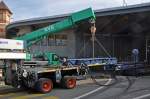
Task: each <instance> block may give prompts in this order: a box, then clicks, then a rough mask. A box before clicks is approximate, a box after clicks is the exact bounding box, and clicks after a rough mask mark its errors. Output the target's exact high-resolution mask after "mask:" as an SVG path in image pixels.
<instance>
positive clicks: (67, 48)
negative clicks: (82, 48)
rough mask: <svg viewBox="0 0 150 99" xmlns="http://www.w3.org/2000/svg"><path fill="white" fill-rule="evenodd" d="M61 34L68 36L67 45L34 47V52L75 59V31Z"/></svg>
mask: <svg viewBox="0 0 150 99" xmlns="http://www.w3.org/2000/svg"><path fill="white" fill-rule="evenodd" d="M59 34H65V35H67V45H63V46H43V45H40V46H36V45H34V46H33V47H32V52H34V51H38V50H40V51H42V52H44V51H49V52H54V53H56V54H58V55H59V56H65V57H68V58H75V33H74V31H73V30H66V31H62V32H60V33H59Z"/></svg>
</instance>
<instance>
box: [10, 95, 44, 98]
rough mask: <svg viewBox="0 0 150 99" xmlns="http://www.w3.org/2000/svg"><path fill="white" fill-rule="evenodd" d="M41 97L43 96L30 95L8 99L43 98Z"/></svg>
mask: <svg viewBox="0 0 150 99" xmlns="http://www.w3.org/2000/svg"><path fill="white" fill-rule="evenodd" d="M43 95H44V94H31V95H24V96H18V97H13V98H10V99H32V98H36V97H39V96H43Z"/></svg>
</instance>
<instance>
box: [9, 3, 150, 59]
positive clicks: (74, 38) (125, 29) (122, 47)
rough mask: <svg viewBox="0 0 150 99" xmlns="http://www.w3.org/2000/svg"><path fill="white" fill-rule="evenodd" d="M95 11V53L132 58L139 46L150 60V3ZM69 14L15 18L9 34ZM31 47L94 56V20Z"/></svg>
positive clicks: (45, 23) (24, 31) (66, 54)
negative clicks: (92, 33) (92, 27)
mask: <svg viewBox="0 0 150 99" xmlns="http://www.w3.org/2000/svg"><path fill="white" fill-rule="evenodd" d="M95 14H96V28H97V31H96V40H95V50H94V53H95V57H110V56H112V57H116V58H117V59H118V60H119V61H132V50H133V49H139V52H140V54H139V57H140V61H148V60H150V28H149V25H150V19H149V17H150V3H147V4H139V5H132V6H127V7H116V8H109V9H100V10H96V11H95ZM68 16H69V14H67V15H59V16H50V17H42V18H33V19H28V20H21V21H18V22H13V23H11V24H9V25H8V26H7V37H8V38H12V37H15V36H20V35H23V34H25V33H30V32H32V31H34V30H37V29H40V28H42V27H45V26H48V25H50V24H53V23H55V22H58V21H61V20H63V19H65V18H66V17H68ZM145 20H146V21H145ZM31 51H32V52H35V51H50V52H55V53H57V54H58V55H60V56H67V57H69V58H83V57H92V40H91V33H90V23H89V21H88V20H87V21H85V22H81V23H79V24H76V25H75V26H74V27H73V28H70V29H67V30H64V31H61V32H59V33H57V34H56V35H49V36H48V37H47V38H45V39H44V40H42V41H41V42H39V43H37V44H35V45H33V46H32V48H31Z"/></svg>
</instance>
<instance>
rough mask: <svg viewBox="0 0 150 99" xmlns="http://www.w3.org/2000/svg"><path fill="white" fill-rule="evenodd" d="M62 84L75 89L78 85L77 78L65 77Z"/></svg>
mask: <svg viewBox="0 0 150 99" xmlns="http://www.w3.org/2000/svg"><path fill="white" fill-rule="evenodd" d="M62 86H63V87H64V88H67V89H73V88H75V87H76V78H75V77H64V78H63V79H62Z"/></svg>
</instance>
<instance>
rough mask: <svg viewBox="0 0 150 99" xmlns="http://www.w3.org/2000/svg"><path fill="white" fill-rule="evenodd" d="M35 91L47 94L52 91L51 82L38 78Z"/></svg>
mask: <svg viewBox="0 0 150 99" xmlns="http://www.w3.org/2000/svg"><path fill="white" fill-rule="evenodd" d="M36 89H37V91H39V92H42V93H48V92H50V91H51V90H52V89H53V82H52V80H51V79H48V78H40V79H39V81H38V82H37V84H36Z"/></svg>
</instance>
